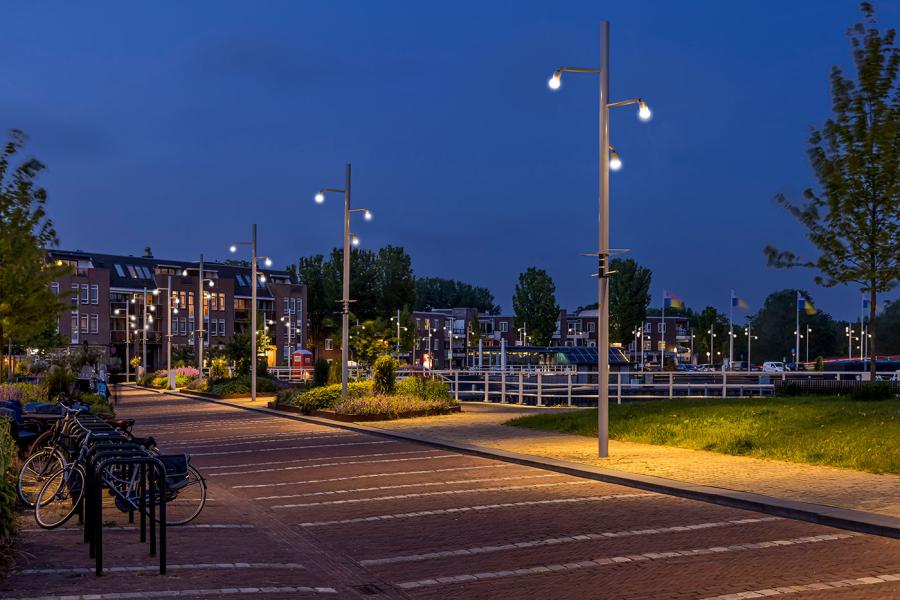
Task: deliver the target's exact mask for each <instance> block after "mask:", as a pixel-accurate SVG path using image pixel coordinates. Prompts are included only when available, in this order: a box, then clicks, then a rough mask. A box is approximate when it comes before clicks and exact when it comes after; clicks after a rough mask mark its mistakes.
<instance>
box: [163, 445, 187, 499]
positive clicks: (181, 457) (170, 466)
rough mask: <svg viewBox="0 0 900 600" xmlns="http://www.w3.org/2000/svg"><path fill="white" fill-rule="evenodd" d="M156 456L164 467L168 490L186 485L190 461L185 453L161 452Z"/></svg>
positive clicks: (174, 489)
mask: <svg viewBox="0 0 900 600" xmlns="http://www.w3.org/2000/svg"><path fill="white" fill-rule="evenodd" d="M158 458H159V460H160V461H162V464H163V466H164V467H165V468H166V488H167V489H168V490H169V491H170V492H174V491H176V490H179V489H181V488H183V487H184V486H186V485H187V483H188V464H189V463H190V462H191V459H190V457H189V456H188V455H187V454H161V455H160V456H159V457H158Z"/></svg>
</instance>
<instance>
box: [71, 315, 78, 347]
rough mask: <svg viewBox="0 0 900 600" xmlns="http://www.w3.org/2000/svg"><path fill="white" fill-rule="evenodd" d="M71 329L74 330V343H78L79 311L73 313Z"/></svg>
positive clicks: (72, 336) (72, 333)
mask: <svg viewBox="0 0 900 600" xmlns="http://www.w3.org/2000/svg"><path fill="white" fill-rule="evenodd" d="M71 330H72V331H71V341H72V343H73V344H77V343H78V313H77V312H73V313H72V320H71Z"/></svg>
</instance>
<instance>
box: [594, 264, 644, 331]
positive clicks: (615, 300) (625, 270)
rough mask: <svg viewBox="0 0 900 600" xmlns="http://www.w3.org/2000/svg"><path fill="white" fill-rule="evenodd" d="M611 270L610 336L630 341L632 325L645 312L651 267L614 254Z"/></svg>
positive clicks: (638, 322)
mask: <svg viewBox="0 0 900 600" xmlns="http://www.w3.org/2000/svg"><path fill="white" fill-rule="evenodd" d="M610 270H612V271H615V273H614V274H613V276H612V278H611V279H610V283H609V336H610V339H611V340H612V341H615V342H621V343H622V344H629V343H631V341H632V340H633V339H634V330H635V328H636V327H638V326H640V324H641V321H643V320H644V318H645V317H646V316H647V306H648V305H649V304H650V278H651V273H650V269H648V268H646V267H642V266H640V265H639V264H638V263H637V261H635V260H634V259H631V258H628V259H624V260H623V259H620V258H616V259H613V260H612V261H611V262H610ZM595 308H596V306H595Z"/></svg>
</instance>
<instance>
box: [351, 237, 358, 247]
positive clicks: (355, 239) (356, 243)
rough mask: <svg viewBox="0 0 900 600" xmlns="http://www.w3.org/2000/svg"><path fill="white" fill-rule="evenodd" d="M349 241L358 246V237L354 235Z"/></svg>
mask: <svg viewBox="0 0 900 600" xmlns="http://www.w3.org/2000/svg"><path fill="white" fill-rule="evenodd" d="M350 242H351V243H352V244H353V245H354V246H359V238H358V237H356V236H355V235H354V236H353V239H351V240H350Z"/></svg>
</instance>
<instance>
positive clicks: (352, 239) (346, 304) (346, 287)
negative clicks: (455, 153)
mask: <svg viewBox="0 0 900 600" xmlns="http://www.w3.org/2000/svg"><path fill="white" fill-rule="evenodd" d="M330 192H333V193H337V194H344V276H343V294H342V295H341V305H342V311H341V396H342V397H345V398H346V397H347V381H348V379H349V373H348V368H347V362H348V361H349V360H350V347H349V346H350V302H351V300H350V244H351V243H352V244H353V245H354V246H358V245H359V238H358V237H356V236H355V235H353V234H352V233H351V231H350V214H351V213H357V212H359V213H363V217H364V218H365V219H366V221H371V220H372V213H371V211H369V209H367V208H356V209H351V208H350V163H347V166H346V168H345V171H344V188H343V189H339V188H322V189H321V190H319V193H317V194H316V198H315V199H316V203H317V204H322V203H323V202H325V194H326V193H330Z"/></svg>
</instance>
